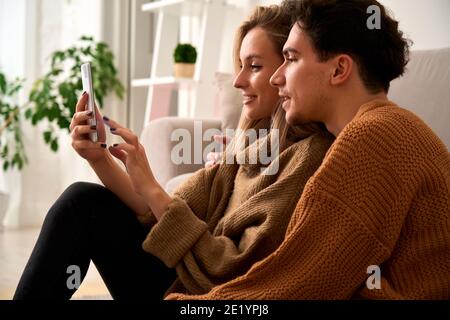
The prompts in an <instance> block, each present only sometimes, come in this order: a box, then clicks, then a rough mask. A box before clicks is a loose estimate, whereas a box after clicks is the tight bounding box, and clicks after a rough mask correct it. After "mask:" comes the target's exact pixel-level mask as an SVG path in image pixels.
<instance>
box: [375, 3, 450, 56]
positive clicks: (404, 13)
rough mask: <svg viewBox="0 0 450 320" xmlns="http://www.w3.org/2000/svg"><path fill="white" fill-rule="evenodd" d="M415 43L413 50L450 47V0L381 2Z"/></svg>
mask: <svg viewBox="0 0 450 320" xmlns="http://www.w3.org/2000/svg"><path fill="white" fill-rule="evenodd" d="M379 1H380V2H381V3H382V4H383V5H385V6H386V7H388V8H389V9H390V10H391V11H392V13H393V15H394V16H395V18H396V19H397V20H398V21H399V22H400V29H401V30H402V31H404V32H405V33H406V34H407V35H408V36H409V38H410V39H412V40H413V41H414V45H413V47H412V49H413V50H423V49H434V48H443V47H450V1H449V0H379Z"/></svg>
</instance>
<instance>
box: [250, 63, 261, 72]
mask: <svg viewBox="0 0 450 320" xmlns="http://www.w3.org/2000/svg"><path fill="white" fill-rule="evenodd" d="M250 67H251V68H252V70H253V71H257V70H259V69H261V66H260V65H256V64H252V65H251V66H250Z"/></svg>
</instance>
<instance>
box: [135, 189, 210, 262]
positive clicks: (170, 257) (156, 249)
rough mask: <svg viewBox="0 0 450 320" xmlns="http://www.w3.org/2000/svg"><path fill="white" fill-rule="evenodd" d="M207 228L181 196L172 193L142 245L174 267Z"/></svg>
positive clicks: (147, 250)
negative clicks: (164, 209) (168, 202)
mask: <svg viewBox="0 0 450 320" xmlns="http://www.w3.org/2000/svg"><path fill="white" fill-rule="evenodd" d="M207 230H208V226H207V224H206V223H205V222H204V221H203V220H201V219H199V218H198V217H197V216H196V215H195V214H194V213H193V212H192V211H191V209H190V208H189V206H188V205H187V204H186V203H185V202H184V201H183V200H182V199H181V198H179V197H174V198H173V200H172V202H170V204H169V206H168V208H167V210H166V212H165V213H164V215H163V216H162V218H161V219H160V220H159V221H158V223H156V224H155V226H154V227H153V228H152V229H151V230H150V232H149V234H148V235H147V237H146V239H145V240H144V242H143V243H142V248H143V249H144V250H145V251H146V252H148V253H150V254H152V255H154V256H156V257H158V258H159V259H160V260H162V261H163V262H164V263H165V264H166V265H167V266H168V267H169V268H174V267H175V266H176V265H177V264H178V263H179V261H180V260H181V259H182V258H183V257H184V256H185V255H186V253H187V252H188V251H189V250H190V249H191V248H192V247H193V246H194V245H195V243H197V241H198V239H199V238H200V237H201V236H202V235H203V234H204V233H205V232H206V231H207Z"/></svg>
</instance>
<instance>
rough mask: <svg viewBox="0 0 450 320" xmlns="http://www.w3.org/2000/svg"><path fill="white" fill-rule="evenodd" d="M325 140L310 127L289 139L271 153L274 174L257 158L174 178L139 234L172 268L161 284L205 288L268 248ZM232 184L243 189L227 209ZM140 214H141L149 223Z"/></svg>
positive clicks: (275, 242)
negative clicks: (158, 213)
mask: <svg viewBox="0 0 450 320" xmlns="http://www.w3.org/2000/svg"><path fill="white" fill-rule="evenodd" d="M332 141H333V138H332V137H331V135H325V134H314V135H312V136H310V137H308V138H305V139H303V140H301V141H298V142H296V143H294V144H291V145H290V146H289V147H287V148H286V149H285V150H284V151H282V152H281V154H280V155H279V156H278V166H279V168H278V171H277V172H278V173H277V174H275V175H262V174H261V173H260V172H261V170H260V169H261V165H260V164H245V165H237V164H220V165H216V166H214V167H211V168H208V169H202V170H200V171H198V172H196V173H195V174H194V175H193V176H192V177H191V178H190V179H188V181H186V182H185V183H184V184H182V185H181V186H180V187H179V188H178V189H177V190H176V191H175V192H174V194H173V196H172V198H173V200H172V202H171V203H170V204H169V207H168V209H167V211H166V212H165V213H164V215H163V217H162V218H161V220H160V221H159V222H158V223H156V224H155V225H154V226H153V227H152V228H151V230H150V232H149V234H148V236H147V238H146V239H145V241H144V242H143V248H144V250H145V251H147V252H148V253H150V254H153V255H155V256H156V257H158V258H159V259H161V260H162V261H163V262H164V263H165V264H166V265H167V266H168V267H170V268H175V269H176V271H177V274H178V279H177V281H175V283H174V285H172V287H171V288H170V289H169V290H168V292H182V293H191V294H201V293H206V292H208V291H210V290H211V288H213V287H214V286H216V285H218V284H221V283H224V282H226V281H229V280H231V279H233V278H236V277H237V276H239V275H242V274H244V273H245V272H246V271H247V270H248V269H249V268H250V267H251V266H252V264H253V263H255V262H256V261H259V260H261V259H262V258H264V257H266V256H267V255H269V254H270V253H271V252H273V251H274V250H275V249H276V248H277V247H278V246H279V245H280V243H281V242H282V241H283V239H284V236H285V232H286V228H287V225H288V223H289V220H290V218H291V214H292V212H293V210H294V208H295V205H296V203H297V201H298V199H299V198H300V196H301V194H302V191H303V188H304V186H305V184H306V182H307V181H308V179H309V178H310V177H311V176H312V175H313V174H314V172H315V171H316V169H317V168H318V167H319V166H320V164H321V162H322V159H323V157H324V156H325V154H326V152H327V150H328V148H329V147H330V145H331V143H332ZM254 146H255V144H253V145H252V146H250V147H249V148H252V147H254ZM274 163H275V162H274V161H272V163H271V164H270V166H271V165H274ZM241 185H245V188H241ZM233 190H240V192H242V193H243V194H240V195H239V196H238V197H236V195H235V197H234V200H233V204H232V205H230V207H229V208H228V209H229V210H227V207H228V204H229V200H230V198H231V197H232V195H233V192H234V191H233ZM226 211H227V212H226ZM225 212H226V215H225ZM147 218H148V219H141V222H143V223H146V222H147V223H150V221H151V220H152V219H151V216H148V217H147ZM144 220H147V221H144ZM155 276H157V275H155Z"/></svg>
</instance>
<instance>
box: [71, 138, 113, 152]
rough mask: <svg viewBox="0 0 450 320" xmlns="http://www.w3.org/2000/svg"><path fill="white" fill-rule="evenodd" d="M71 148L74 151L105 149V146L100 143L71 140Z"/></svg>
mask: <svg viewBox="0 0 450 320" xmlns="http://www.w3.org/2000/svg"><path fill="white" fill-rule="evenodd" d="M72 147H73V148H74V149H75V150H81V149H106V144H104V143H102V142H98V143H93V142H92V141H91V140H72Z"/></svg>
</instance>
